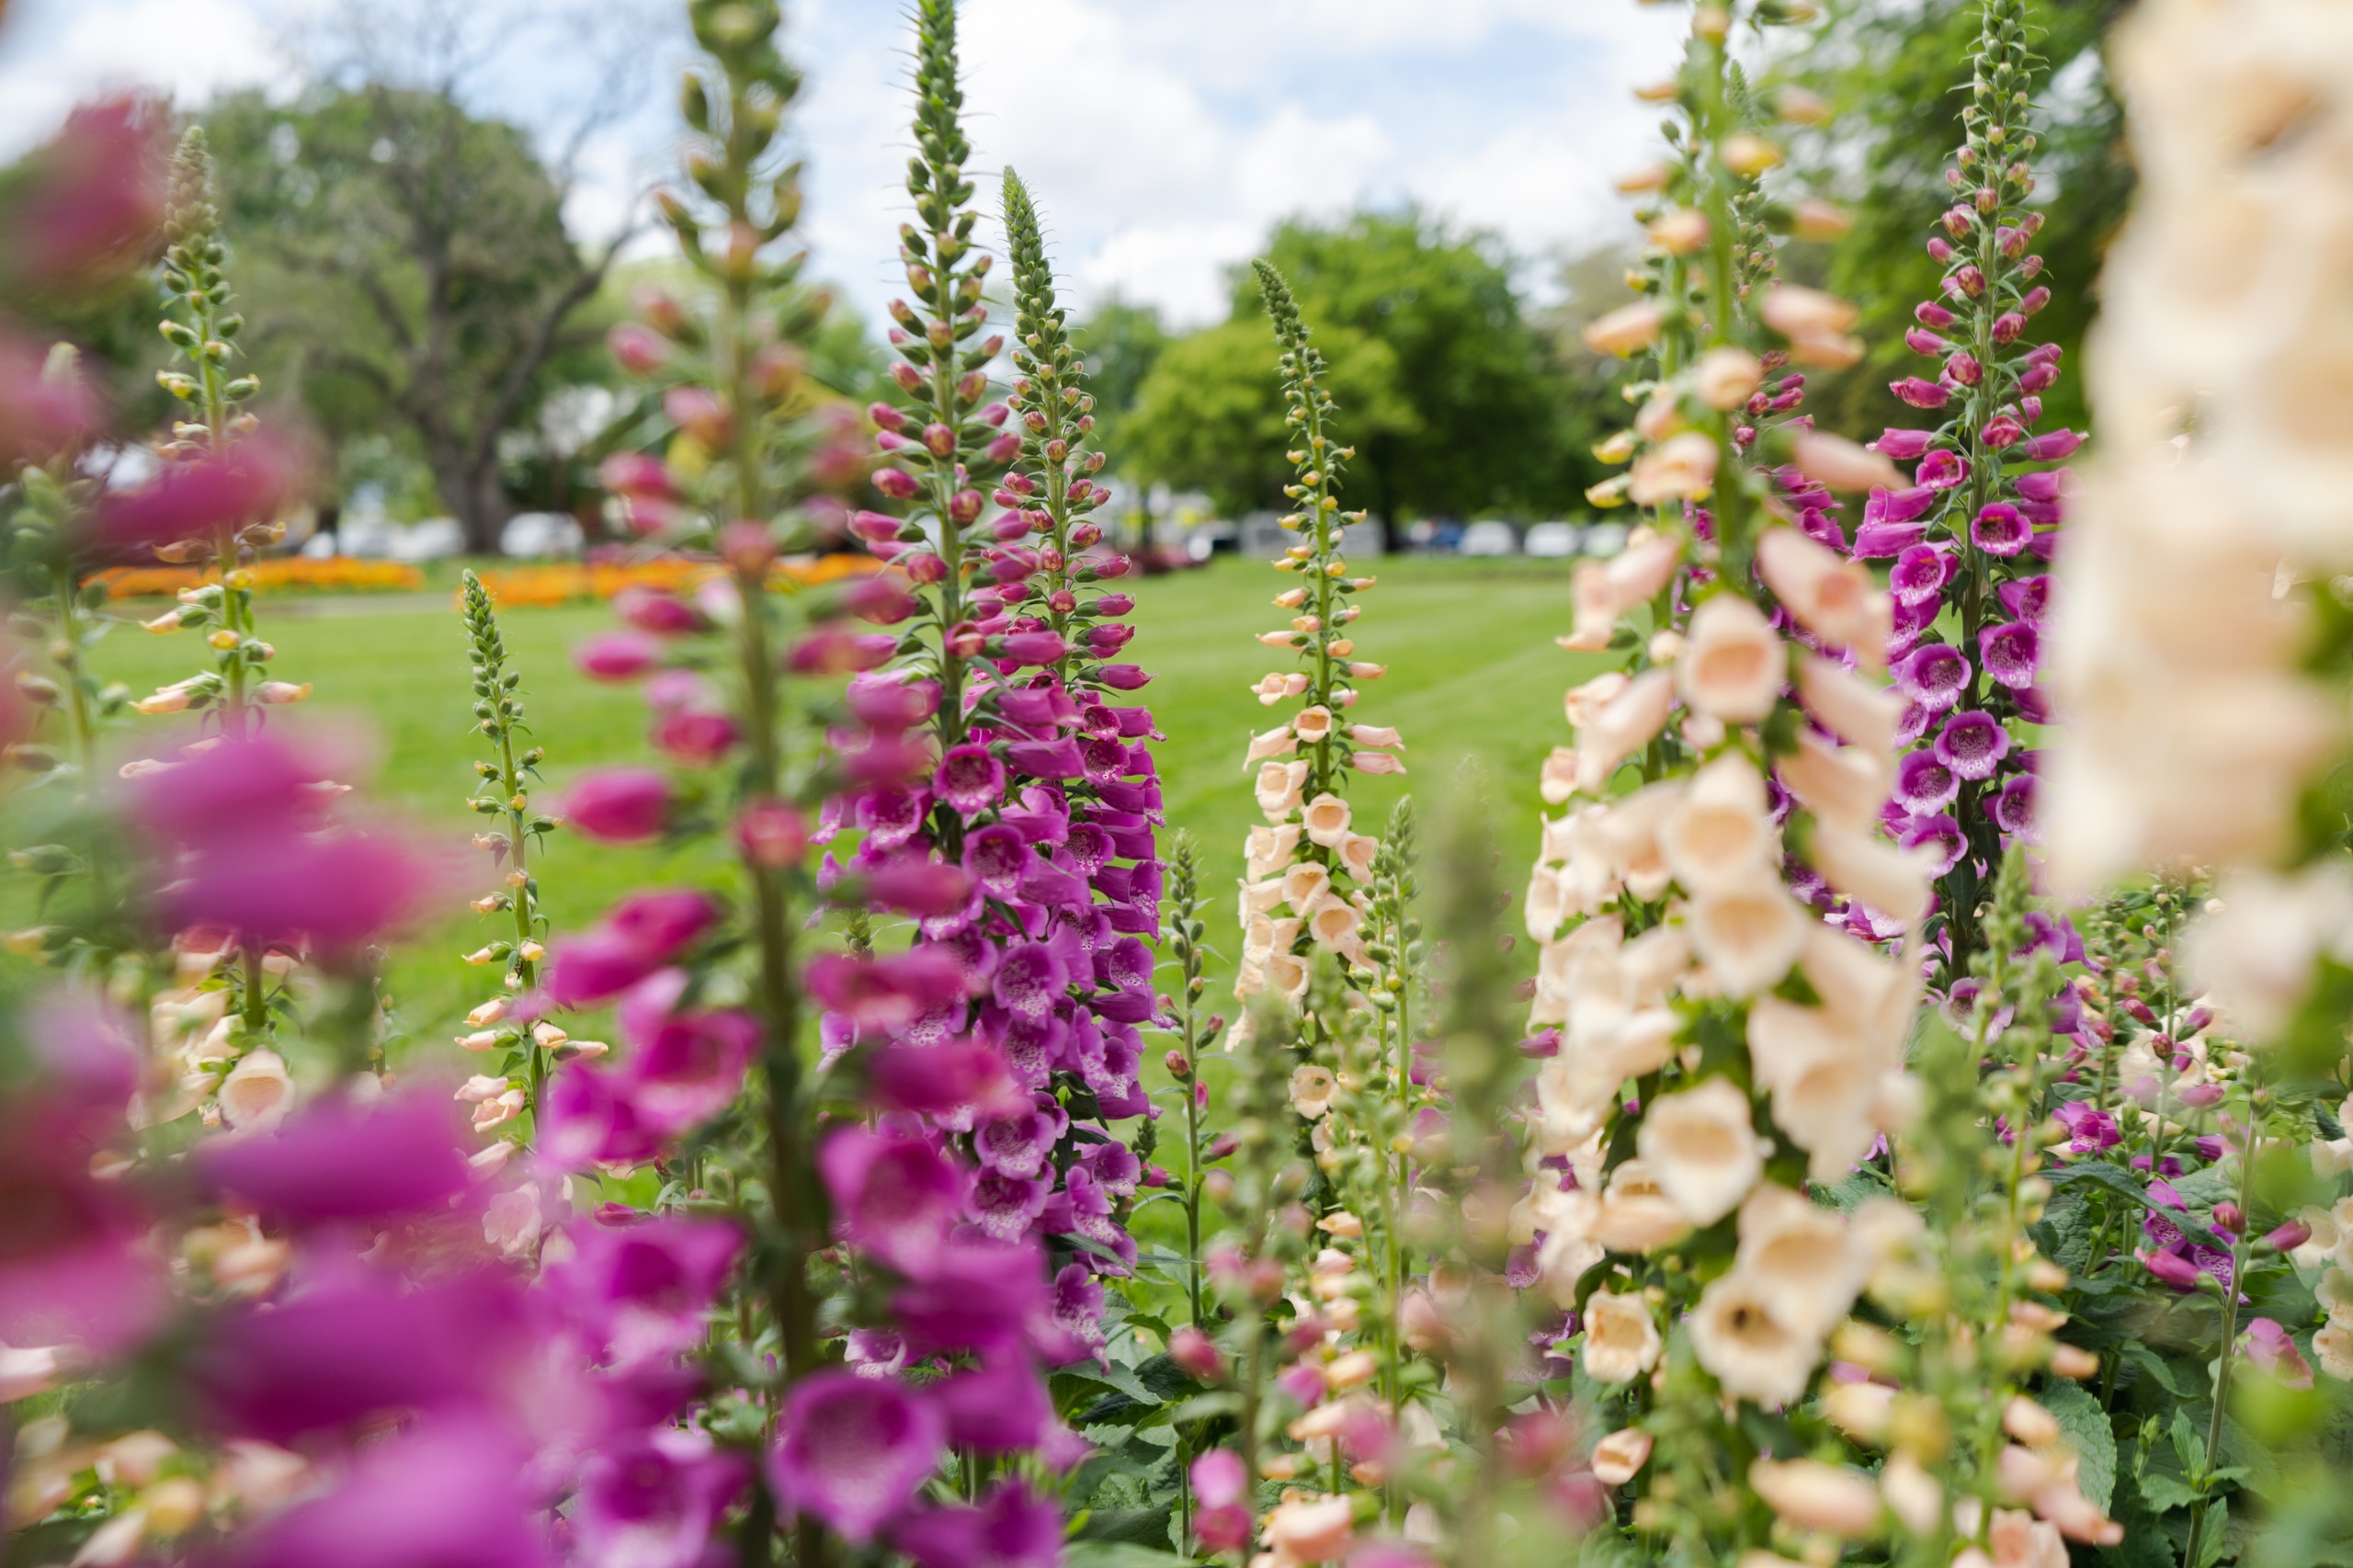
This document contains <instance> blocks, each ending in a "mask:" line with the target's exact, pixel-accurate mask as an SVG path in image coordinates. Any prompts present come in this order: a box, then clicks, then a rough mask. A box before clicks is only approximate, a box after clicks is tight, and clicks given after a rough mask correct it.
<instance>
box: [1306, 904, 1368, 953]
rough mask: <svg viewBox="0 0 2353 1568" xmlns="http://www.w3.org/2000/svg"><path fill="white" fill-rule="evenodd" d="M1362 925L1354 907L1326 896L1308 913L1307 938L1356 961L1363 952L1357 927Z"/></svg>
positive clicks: (1361, 920) (1361, 919)
mask: <svg viewBox="0 0 2353 1568" xmlns="http://www.w3.org/2000/svg"><path fill="white" fill-rule="evenodd" d="M1362 923H1363V917H1362V916H1361V915H1358V913H1357V910H1356V906H1355V905H1354V904H1352V903H1348V902H1347V900H1346V899H1343V898H1339V897H1336V896H1335V895H1333V894H1331V893H1328V892H1327V893H1325V894H1324V896H1323V897H1322V898H1321V899H1319V900H1317V901H1316V903H1315V906H1314V907H1313V909H1311V910H1309V911H1308V915H1307V934H1308V935H1309V936H1310V937H1313V938H1314V939H1315V942H1316V945H1317V946H1319V947H1324V948H1329V949H1332V950H1333V951H1335V952H1336V953H1339V954H1340V955H1342V956H1343V957H1345V958H1349V959H1353V958H1355V957H1356V956H1357V954H1358V951H1359V950H1360V945H1359V943H1358V938H1357V927H1358V926H1359V925H1361V924H1362Z"/></svg>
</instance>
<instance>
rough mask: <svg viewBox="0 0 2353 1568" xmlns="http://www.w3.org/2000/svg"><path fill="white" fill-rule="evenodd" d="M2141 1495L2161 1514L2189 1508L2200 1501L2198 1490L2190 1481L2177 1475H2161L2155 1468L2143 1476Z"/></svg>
mask: <svg viewBox="0 0 2353 1568" xmlns="http://www.w3.org/2000/svg"><path fill="white" fill-rule="evenodd" d="M2141 1496H2142V1498H2143V1500H2144V1501H2146V1502H2147V1504H2148V1505H2149V1506H2150V1507H2151V1508H2152V1509H2154V1510H2155V1511H2156V1512H2158V1513H2160V1514H2165V1513H2170V1512H2172V1511H2173V1510H2174V1509H2176V1508H2187V1507H2188V1506H2190V1505H2191V1504H2192V1503H2195V1502H2197V1501H2198V1494H2197V1492H2196V1490H2195V1489H2193V1488H2192V1487H2191V1486H2190V1485H2189V1483H2188V1482H2185V1481H2183V1480H2181V1479H2180V1478H2178V1477H2177V1476H2171V1475H2161V1474H2159V1473H2158V1472H2157V1471H2154V1470H2153V1471H2146V1472H2145V1473H2143V1475H2142V1477H2141Z"/></svg>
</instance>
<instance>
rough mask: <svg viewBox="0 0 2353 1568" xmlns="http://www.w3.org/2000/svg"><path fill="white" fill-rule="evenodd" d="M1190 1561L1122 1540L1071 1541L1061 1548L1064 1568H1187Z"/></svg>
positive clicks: (1189, 1559)
mask: <svg viewBox="0 0 2353 1568" xmlns="http://www.w3.org/2000/svg"><path fill="white" fill-rule="evenodd" d="M1192 1561H1193V1559H1191V1558H1189V1557H1179V1556H1177V1555H1176V1553H1174V1552H1170V1551H1153V1550H1152V1549H1151V1548H1150V1547H1148V1546H1138V1545H1136V1544H1134V1543H1133V1542H1131V1541H1124V1540H1073V1541H1070V1542H1068V1543H1066V1544H1065V1545H1064V1546H1063V1568H1187V1565H1188V1564H1189V1563H1191V1562H1192Z"/></svg>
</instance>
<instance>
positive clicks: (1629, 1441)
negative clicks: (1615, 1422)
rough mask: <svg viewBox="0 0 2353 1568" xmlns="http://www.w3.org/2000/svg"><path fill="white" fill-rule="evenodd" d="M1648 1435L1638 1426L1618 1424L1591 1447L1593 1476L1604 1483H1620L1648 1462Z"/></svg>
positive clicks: (1623, 1482) (1635, 1474) (1614, 1484)
mask: <svg viewBox="0 0 2353 1568" xmlns="http://www.w3.org/2000/svg"><path fill="white" fill-rule="evenodd" d="M1650 1457H1651V1435H1650V1434H1649V1433H1648V1432H1645V1431H1643V1429H1642V1428H1641V1427H1639V1426H1621V1427H1620V1428H1619V1429H1618V1430H1617V1431H1615V1432H1612V1433H1610V1434H1609V1435H1608V1437H1604V1438H1602V1439H1601V1441H1599V1442H1598V1443H1596V1444H1595V1445H1594V1446H1593V1478H1594V1479H1595V1480H1596V1481H1598V1482H1599V1483H1601V1484H1602V1485H1604V1486H1623V1485H1625V1484H1626V1483H1628V1482H1630V1481H1631V1480H1633V1479H1634V1477H1635V1476H1637V1475H1640V1474H1641V1473H1642V1470H1643V1465H1645V1464H1647V1463H1648V1462H1650Z"/></svg>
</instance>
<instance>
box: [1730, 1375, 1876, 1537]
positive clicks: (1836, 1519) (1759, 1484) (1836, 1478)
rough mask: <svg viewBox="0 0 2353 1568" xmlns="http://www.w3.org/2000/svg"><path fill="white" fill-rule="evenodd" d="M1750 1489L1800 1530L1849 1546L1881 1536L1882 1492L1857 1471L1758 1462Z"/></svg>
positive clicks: (1806, 1463) (1753, 1467)
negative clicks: (1843, 1541)
mask: <svg viewBox="0 0 2353 1568" xmlns="http://www.w3.org/2000/svg"><path fill="white" fill-rule="evenodd" d="M1701 1364H1702V1365H1705V1364H1706V1362H1705V1358H1704V1357H1703V1358H1701ZM1719 1381H1722V1380H1721V1379H1720V1380H1719ZM1727 1392H1729V1391H1727ZM1759 1403H1762V1402H1761V1401H1760V1402H1759ZM1748 1484H1749V1485H1750V1487H1752V1488H1753V1489H1754V1490H1755V1491H1756V1495H1757V1496H1759V1497H1761V1498H1763V1499H1764V1500H1765V1506H1767V1507H1768V1508H1770V1509H1772V1510H1773V1512H1774V1513H1775V1514H1776V1515H1778V1516H1779V1517H1781V1518H1782V1519H1783V1520H1785V1521H1786V1522H1788V1523H1789V1524H1790V1525H1792V1526H1794V1527H1796V1528H1799V1529H1802V1530H1810V1531H1813V1532H1816V1533H1819V1534H1822V1535H1826V1536H1838V1537H1843V1538H1846V1539H1849V1540H1852V1539H1855V1538H1857V1537H1861V1536H1868V1535H1873V1534H1876V1533H1877V1532H1878V1530H1879V1528H1880V1517H1881V1505H1880V1495H1879V1488H1878V1487H1876V1486H1874V1485H1872V1484H1871V1478H1870V1476H1868V1475H1866V1474H1864V1473H1863V1472H1862V1471H1859V1470H1853V1469H1850V1468H1848V1467H1847V1466H1845V1465H1835V1464H1824V1463H1823V1462H1822V1461H1821V1460H1802V1459H1801V1460H1771V1459H1760V1460H1756V1462H1754V1463H1753V1464H1751V1465H1750V1466H1749V1467H1748Z"/></svg>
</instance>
